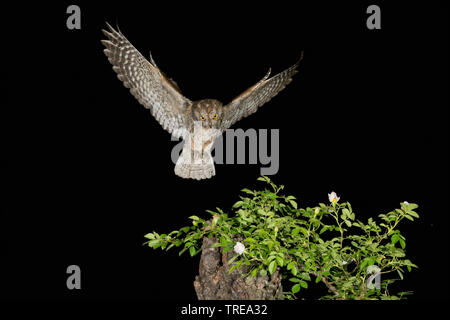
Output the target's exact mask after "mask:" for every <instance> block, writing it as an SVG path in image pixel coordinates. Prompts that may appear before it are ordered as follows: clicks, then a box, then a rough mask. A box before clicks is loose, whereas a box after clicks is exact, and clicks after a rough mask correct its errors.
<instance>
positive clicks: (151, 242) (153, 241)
mask: <svg viewBox="0 0 450 320" xmlns="http://www.w3.org/2000/svg"><path fill="white" fill-rule="evenodd" d="M160 241H161V240H159V239H155V240H150V241H149V242H148V246H149V247H154V246H155V245H157V244H159V243H160Z"/></svg>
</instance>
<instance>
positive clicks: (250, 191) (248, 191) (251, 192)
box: [241, 188, 255, 195]
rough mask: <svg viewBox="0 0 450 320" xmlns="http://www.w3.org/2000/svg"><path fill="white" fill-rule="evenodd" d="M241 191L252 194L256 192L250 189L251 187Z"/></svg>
mask: <svg viewBox="0 0 450 320" xmlns="http://www.w3.org/2000/svg"><path fill="white" fill-rule="evenodd" d="M241 191H242V192H245V193H248V194H252V195H254V194H255V193H254V192H253V191H252V190H249V189H247V188H244V189H242V190H241Z"/></svg>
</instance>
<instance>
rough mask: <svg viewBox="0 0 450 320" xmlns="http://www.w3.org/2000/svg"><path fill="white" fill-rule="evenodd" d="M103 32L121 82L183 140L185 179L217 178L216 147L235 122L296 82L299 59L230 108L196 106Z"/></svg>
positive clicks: (211, 102) (180, 165) (179, 167)
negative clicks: (294, 80)
mask: <svg viewBox="0 0 450 320" xmlns="http://www.w3.org/2000/svg"><path fill="white" fill-rule="evenodd" d="M107 26H108V28H109V31H106V30H102V31H103V33H104V34H105V35H106V37H107V38H108V39H107V40H102V41H101V42H102V44H103V45H104V46H105V47H106V49H104V52H105V54H106V56H107V57H108V60H109V62H111V64H112V65H113V70H114V71H115V72H116V73H117V77H118V78H119V80H121V81H122V82H123V84H124V85H125V87H127V88H129V89H130V92H131V94H132V95H133V96H134V97H135V98H136V99H137V100H138V101H139V103H140V104H142V105H143V106H144V107H145V108H147V109H149V110H150V112H151V114H152V115H153V116H154V117H155V118H156V120H157V121H158V122H159V123H160V124H161V126H162V127H163V128H164V129H165V130H167V131H168V132H169V133H170V134H172V135H173V136H175V137H177V138H180V137H181V138H183V140H184V142H185V143H184V146H183V150H182V153H181V155H180V157H179V158H178V160H177V163H176V165H175V174H176V175H178V176H180V177H182V178H191V179H197V180H200V179H208V178H211V177H212V176H213V175H215V169H214V161H213V158H212V155H211V147H212V145H213V143H214V140H215V139H216V138H217V137H219V136H220V135H221V134H222V133H223V131H225V130H226V129H228V128H229V127H231V126H232V125H233V124H234V123H235V122H237V121H239V120H240V119H242V118H244V117H247V116H248V115H250V114H252V113H254V112H256V111H257V110H258V108H259V107H260V106H262V105H263V104H264V103H266V102H267V101H269V100H270V99H271V98H273V97H274V96H275V95H276V94H277V93H278V92H280V91H281V90H283V89H284V88H285V87H286V85H287V84H288V83H290V82H291V81H292V76H293V75H294V74H295V73H297V70H296V68H297V67H298V65H299V63H300V61H301V59H302V56H303V53H302V55H301V57H300V59H299V60H298V61H297V63H296V64H294V65H293V66H292V67H290V68H288V69H286V70H284V71H283V72H280V73H278V74H277V75H275V76H273V77H271V78H269V75H270V69H269V72H267V74H266V75H265V76H264V78H262V79H261V80H260V81H259V82H257V83H256V84H255V85H253V86H252V87H250V88H248V89H247V90H245V91H244V92H243V93H241V94H240V95H239V96H237V97H236V98H234V99H233V100H232V101H231V102H230V103H228V104H227V105H223V104H222V103H221V102H220V101H218V100H215V99H203V100H198V101H191V100H189V99H188V98H186V97H184V96H183V95H182V94H181V91H180V89H179V88H178V85H177V84H176V83H175V82H174V81H173V80H172V79H170V78H168V77H166V75H165V74H164V73H163V72H162V71H161V70H159V68H158V67H157V65H156V63H155V61H154V60H153V58H152V56H151V54H150V61H148V60H147V59H145V57H144V56H143V55H142V54H140V53H139V51H138V50H136V48H135V47H133V45H132V44H131V43H130V42H129V41H128V40H127V38H125V36H124V35H123V34H122V32H120V30H119V31H116V30H114V28H113V27H111V26H110V25H109V24H108V23H107Z"/></svg>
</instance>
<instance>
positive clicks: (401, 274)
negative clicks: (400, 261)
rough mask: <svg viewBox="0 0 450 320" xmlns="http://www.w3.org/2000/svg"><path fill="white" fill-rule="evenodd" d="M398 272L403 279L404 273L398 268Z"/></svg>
mask: <svg viewBox="0 0 450 320" xmlns="http://www.w3.org/2000/svg"><path fill="white" fill-rule="evenodd" d="M397 273H398V275H399V276H400V279H402V280H403V273H402V272H401V271H400V269H397Z"/></svg>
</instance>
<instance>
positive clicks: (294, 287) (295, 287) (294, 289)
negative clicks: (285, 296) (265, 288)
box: [291, 283, 300, 294]
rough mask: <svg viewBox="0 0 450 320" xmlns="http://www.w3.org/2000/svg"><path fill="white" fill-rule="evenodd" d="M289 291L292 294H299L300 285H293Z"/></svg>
mask: <svg viewBox="0 0 450 320" xmlns="http://www.w3.org/2000/svg"><path fill="white" fill-rule="evenodd" d="M291 291H292V293H294V294H295V293H297V292H299V291H300V284H298V283H297V284H294V285H293V286H292V289H291Z"/></svg>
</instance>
